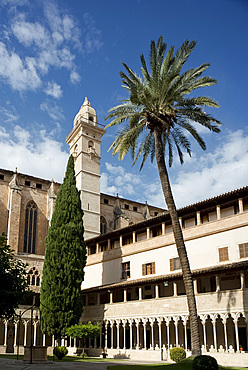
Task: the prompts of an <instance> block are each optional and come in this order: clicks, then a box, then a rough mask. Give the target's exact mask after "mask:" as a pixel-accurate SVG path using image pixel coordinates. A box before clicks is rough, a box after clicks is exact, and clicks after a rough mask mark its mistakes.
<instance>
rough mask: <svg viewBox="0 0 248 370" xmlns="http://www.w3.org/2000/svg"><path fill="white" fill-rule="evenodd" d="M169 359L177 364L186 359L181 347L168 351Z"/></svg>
mask: <svg viewBox="0 0 248 370" xmlns="http://www.w3.org/2000/svg"><path fill="white" fill-rule="evenodd" d="M170 358H171V359H172V361H175V362H179V361H182V360H184V359H185V358H186V352H185V350H184V349H183V348H181V347H174V348H171V349H170Z"/></svg>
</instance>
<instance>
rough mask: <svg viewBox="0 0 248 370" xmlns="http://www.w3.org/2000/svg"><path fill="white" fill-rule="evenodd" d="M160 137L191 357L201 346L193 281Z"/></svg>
mask: <svg viewBox="0 0 248 370" xmlns="http://www.w3.org/2000/svg"><path fill="white" fill-rule="evenodd" d="M161 135H162V132H161V131H160V130H159V128H155V129H154V139H155V153H156V160H157V166H158V171H159V177H160V181H161V185H162V189H163V193H164V198H165V202H166V204H167V207H168V211H169V213H170V217H171V222H172V229H173V233H174V239H175V243H176V247H177V252H178V256H179V259H180V263H181V267H182V273H183V281H184V286H185V291H186V296H187V302H188V310H189V318H190V331H191V350H192V356H198V355H200V354H201V346H200V335H199V327H198V317H197V309H196V300H195V294H194V286H193V279H192V274H191V271H190V266H189V260H188V256H187V251H186V247H185V244H184V240H183V233H182V229H181V226H180V223H179V218H178V214H177V210H176V205H175V202H174V198H173V195H172V191H171V186H170V182H169V176H168V172H167V169H166V165H165V159H164V148H163V143H162V136H161Z"/></svg>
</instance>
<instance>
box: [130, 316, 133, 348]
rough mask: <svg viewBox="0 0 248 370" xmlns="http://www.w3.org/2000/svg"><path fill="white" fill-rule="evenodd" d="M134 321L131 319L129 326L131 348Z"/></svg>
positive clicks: (131, 346) (131, 345)
mask: <svg viewBox="0 0 248 370" xmlns="http://www.w3.org/2000/svg"><path fill="white" fill-rule="evenodd" d="M132 324H133V322H132V320H129V327H130V349H132V348H133V325H132Z"/></svg>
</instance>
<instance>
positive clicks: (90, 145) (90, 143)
mask: <svg viewBox="0 0 248 370" xmlns="http://www.w3.org/2000/svg"><path fill="white" fill-rule="evenodd" d="M93 147H94V143H93V141H92V140H90V141H89V142H88V148H93Z"/></svg>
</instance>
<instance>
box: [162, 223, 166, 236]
mask: <svg viewBox="0 0 248 370" xmlns="http://www.w3.org/2000/svg"><path fill="white" fill-rule="evenodd" d="M165 234H166V233H165V222H162V235H165Z"/></svg>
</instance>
